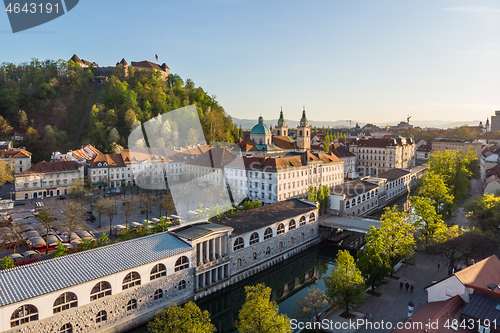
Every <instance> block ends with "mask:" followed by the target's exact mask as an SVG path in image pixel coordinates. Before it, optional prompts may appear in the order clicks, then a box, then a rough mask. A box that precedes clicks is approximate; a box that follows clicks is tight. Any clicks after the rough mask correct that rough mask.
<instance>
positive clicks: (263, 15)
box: [0, 0, 500, 122]
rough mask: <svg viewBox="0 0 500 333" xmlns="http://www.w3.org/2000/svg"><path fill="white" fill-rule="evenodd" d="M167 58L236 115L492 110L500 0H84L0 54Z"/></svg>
mask: <svg viewBox="0 0 500 333" xmlns="http://www.w3.org/2000/svg"><path fill="white" fill-rule="evenodd" d="M74 53H76V54H77V55H78V56H80V58H83V59H85V60H90V61H95V62H97V63H98V64H99V65H101V66H109V65H115V63H116V62H118V61H120V60H121V58H123V57H124V58H125V59H126V60H127V61H128V62H130V61H140V60H150V61H154V60H155V58H154V56H155V54H158V56H159V61H158V62H160V63H163V62H165V63H167V65H168V66H169V67H170V68H171V71H172V73H176V74H179V75H180V76H181V77H182V78H184V79H186V78H191V79H192V80H193V81H194V82H195V84H196V85H197V86H202V87H203V88H204V89H205V91H207V92H208V93H209V94H214V95H216V96H217V100H218V101H219V102H220V103H221V105H222V106H223V107H224V108H225V110H226V112H227V113H228V114H230V115H232V116H234V117H236V118H246V119H252V118H257V117H258V116H259V115H260V114H262V115H263V116H264V117H267V118H277V117H278V115H279V110H280V107H281V106H283V111H284V112H285V117H287V118H294V119H299V117H300V113H301V110H302V105H303V104H305V105H306V108H307V112H308V118H309V119H313V120H329V121H336V120H342V119H353V120H357V121H365V122H382V121H384V122H385V121H387V122H389V121H402V120H404V119H405V118H406V115H407V114H410V115H412V120H447V121H448V120H449V121H459V120H463V121H468V120H476V119H479V120H483V121H484V120H486V117H487V116H491V115H493V114H494V111H495V110H500V2H499V1H497V0H491V1H480V0H478V1H459V0H453V1H449V0H442V1H435V0H421V1H396V0H394V1H384V0H377V1H369V0H358V1H347V0H343V1H335V0H334V1H332V0H327V1H313V2H308V1H296V0H287V1H269V0H267V1H260V0H252V1H249V0H246V1H238V0H234V1H233V0H182V1H168V0H167V1H166V0H162V1H159V0H146V1H127V0H123V1H110V0H107V1H102V0H101V1H97V0H80V3H79V4H78V5H77V6H76V7H75V8H74V9H73V10H72V11H70V12H68V13H67V14H65V15H64V16H62V17H60V18H58V19H56V20H54V21H51V22H48V23H46V24H44V25H41V26H39V27H36V28H33V29H30V30H28V31H25V32H20V33H16V34H13V33H12V31H11V29H10V25H9V22H8V18H7V14H6V13H5V12H4V13H2V14H0V62H14V63H21V62H25V61H29V60H30V59H31V58H38V59H41V60H44V59H60V58H63V59H66V60H67V59H69V58H70V57H71V56H72V55H73V54H74Z"/></svg>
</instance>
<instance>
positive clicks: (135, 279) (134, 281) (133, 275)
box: [122, 272, 141, 290]
mask: <svg viewBox="0 0 500 333" xmlns="http://www.w3.org/2000/svg"><path fill="white" fill-rule="evenodd" d="M140 285H141V276H140V275H139V273H137V272H130V273H128V274H127V275H126V276H125V278H124V279H123V282H122V290H125V289H128V288H132V287H134V286H140Z"/></svg>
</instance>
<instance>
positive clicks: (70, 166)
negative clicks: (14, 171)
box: [20, 161, 82, 175]
mask: <svg viewBox="0 0 500 333" xmlns="http://www.w3.org/2000/svg"><path fill="white" fill-rule="evenodd" d="M80 167H82V165H81V164H79V163H78V162H75V161H57V162H45V161H44V162H39V163H37V164H35V165H33V166H32V167H31V168H29V169H28V170H26V171H23V172H21V173H20V175H27V174H35V173H50V172H61V171H75V170H78V169H79V168H80Z"/></svg>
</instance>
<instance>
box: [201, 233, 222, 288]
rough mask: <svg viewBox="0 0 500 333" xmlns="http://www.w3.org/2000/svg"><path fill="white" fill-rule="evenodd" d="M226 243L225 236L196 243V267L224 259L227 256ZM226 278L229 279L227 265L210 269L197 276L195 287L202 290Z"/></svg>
mask: <svg viewBox="0 0 500 333" xmlns="http://www.w3.org/2000/svg"><path fill="white" fill-rule="evenodd" d="M226 242H227V235H221V236H218V237H215V238H212V239H208V240H206V241H203V242H201V243H198V244H197V246H196V249H197V250H198V251H199V253H198V254H197V259H198V266H202V265H203V264H205V263H209V262H212V261H215V260H218V259H220V258H223V257H225V256H226V254H227V246H226ZM227 277H229V264H226V265H224V266H220V267H215V268H212V269H210V270H207V271H205V272H203V273H201V274H199V275H197V277H196V285H197V286H198V287H199V288H204V287H206V286H209V285H211V284H214V283H217V282H218V281H221V280H223V279H225V278H227Z"/></svg>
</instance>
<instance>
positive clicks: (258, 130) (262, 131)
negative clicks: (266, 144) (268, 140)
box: [250, 116, 271, 135]
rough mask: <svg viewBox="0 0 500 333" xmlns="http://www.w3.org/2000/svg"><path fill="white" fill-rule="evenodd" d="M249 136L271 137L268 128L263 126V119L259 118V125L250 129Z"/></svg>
mask: <svg viewBox="0 0 500 333" xmlns="http://www.w3.org/2000/svg"><path fill="white" fill-rule="evenodd" d="M250 135H271V131H270V130H269V127H267V126H266V125H265V124H264V118H262V116H261V117H259V123H258V124H257V125H255V126H254V127H253V128H252V131H251V132H250Z"/></svg>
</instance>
